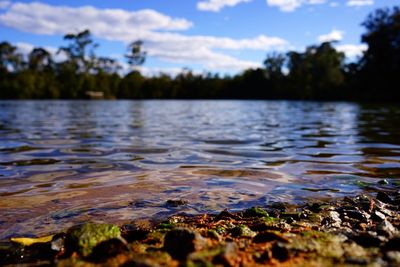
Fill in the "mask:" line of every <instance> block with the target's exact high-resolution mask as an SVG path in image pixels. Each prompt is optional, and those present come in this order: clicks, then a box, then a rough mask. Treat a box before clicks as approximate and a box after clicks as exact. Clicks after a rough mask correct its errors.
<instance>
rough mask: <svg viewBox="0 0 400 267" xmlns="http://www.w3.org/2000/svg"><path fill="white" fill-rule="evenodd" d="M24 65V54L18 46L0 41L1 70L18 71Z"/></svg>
mask: <svg viewBox="0 0 400 267" xmlns="http://www.w3.org/2000/svg"><path fill="white" fill-rule="evenodd" d="M21 66H22V56H21V54H19V53H17V47H15V46H13V45H11V44H10V43H9V42H1V43H0V72H9V71H18V70H19V69H21Z"/></svg>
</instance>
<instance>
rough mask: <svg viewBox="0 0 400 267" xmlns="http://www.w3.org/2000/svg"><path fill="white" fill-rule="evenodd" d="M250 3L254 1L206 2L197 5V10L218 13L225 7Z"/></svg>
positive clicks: (225, 0) (207, 0)
mask: <svg viewBox="0 0 400 267" xmlns="http://www.w3.org/2000/svg"><path fill="white" fill-rule="evenodd" d="M250 1H252V0H204V1H200V2H198V3H197V9H198V10H202V11H212V12H218V11H220V10H221V9H222V8H224V7H227V6H229V7H233V6H236V5H238V4H240V3H246V2H250Z"/></svg>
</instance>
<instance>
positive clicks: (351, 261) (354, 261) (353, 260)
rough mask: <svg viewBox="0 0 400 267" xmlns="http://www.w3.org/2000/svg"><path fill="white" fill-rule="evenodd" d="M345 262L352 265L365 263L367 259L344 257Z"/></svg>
mask: <svg viewBox="0 0 400 267" xmlns="http://www.w3.org/2000/svg"><path fill="white" fill-rule="evenodd" d="M345 262H346V263H348V264H352V265H367V264H368V260H367V259H363V258H359V257H346V259H345Z"/></svg>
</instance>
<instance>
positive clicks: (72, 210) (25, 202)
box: [0, 101, 400, 238]
mask: <svg viewBox="0 0 400 267" xmlns="http://www.w3.org/2000/svg"><path fill="white" fill-rule="evenodd" d="M383 178H387V179H390V181H395V180H397V179H398V178H400V109H399V108H397V107H393V106H385V105H361V104H353V103H313V102H287V101H3V102H0V214H1V216H0V238H6V237H9V236H12V235H21V234H24V235H26V234H37V235H40V234H45V233H49V232H54V231H60V230H62V229H65V228H66V227H68V226H70V225H72V224H75V223H78V222H82V221H87V220H98V221H106V222H114V223H121V222H127V221H130V220H133V219H137V218H149V217H152V218H163V217H165V216H167V215H170V214H173V213H179V212H184V213H186V214H198V213H203V212H216V211H220V210H221V209H224V208H229V209H233V210H235V209H240V208H245V207H250V206H254V205H264V204H266V203H271V202H274V201H285V202H301V201H306V200H308V199H317V198H321V199H325V198H331V197H340V196H344V195H353V194H356V193H359V192H360V191H362V190H363V189H362V187H360V184H364V183H371V184H374V183H376V182H377V181H378V180H381V179H383ZM168 199H185V200H188V201H189V204H188V205H185V206H181V207H170V206H167V205H166V204H165V202H166V201H167V200H168Z"/></svg>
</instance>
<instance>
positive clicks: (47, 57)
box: [28, 47, 53, 71]
mask: <svg viewBox="0 0 400 267" xmlns="http://www.w3.org/2000/svg"><path fill="white" fill-rule="evenodd" d="M28 66H29V69H30V70H33V71H43V70H46V69H51V68H52V66H53V58H52V56H51V54H50V53H49V52H48V51H47V50H45V49H43V48H41V47H38V48H34V49H33V50H32V51H31V52H30V53H29V55H28Z"/></svg>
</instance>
